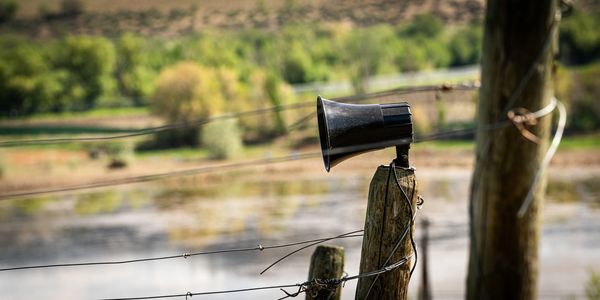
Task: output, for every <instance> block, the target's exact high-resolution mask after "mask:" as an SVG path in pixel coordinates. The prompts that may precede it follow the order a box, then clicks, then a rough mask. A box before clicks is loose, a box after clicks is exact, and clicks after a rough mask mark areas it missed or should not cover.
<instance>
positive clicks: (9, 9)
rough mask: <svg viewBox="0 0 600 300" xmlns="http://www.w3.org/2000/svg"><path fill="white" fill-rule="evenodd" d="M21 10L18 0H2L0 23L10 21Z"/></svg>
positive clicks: (0, 4) (0, 3)
mask: <svg viewBox="0 0 600 300" xmlns="http://www.w3.org/2000/svg"><path fill="white" fill-rule="evenodd" d="M18 10H19V6H18V5H17V2H16V1H14V0H2V1H0V24H2V23H5V22H8V21H10V20H11V19H12V18H14V16H15V14H16V13H17V11H18Z"/></svg>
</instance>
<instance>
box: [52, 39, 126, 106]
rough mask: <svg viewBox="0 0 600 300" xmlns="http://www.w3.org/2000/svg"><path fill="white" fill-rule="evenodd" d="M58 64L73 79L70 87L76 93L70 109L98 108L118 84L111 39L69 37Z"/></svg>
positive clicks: (111, 94)
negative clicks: (98, 104)
mask: <svg viewBox="0 0 600 300" xmlns="http://www.w3.org/2000/svg"><path fill="white" fill-rule="evenodd" d="M61 50H62V56H61V58H60V60H59V65H60V66H61V67H62V68H64V69H66V70H67V71H68V72H69V74H70V75H71V76H70V82H69V87H70V88H71V89H74V90H81V92H80V91H77V93H75V94H74V96H78V95H79V94H81V98H76V99H72V100H71V103H70V106H71V108H72V109H74V110H82V109H89V108H93V107H96V104H97V102H98V100H99V98H100V97H101V96H106V97H110V96H113V95H114V91H115V87H116V82H115V79H114V76H113V74H114V70H115V60H116V57H115V47H114V45H113V44H112V43H111V42H110V40H108V39H106V38H102V37H91V36H70V37H67V38H66V39H65V41H64V48H63V49H61Z"/></svg>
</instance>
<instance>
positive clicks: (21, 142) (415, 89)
mask: <svg viewBox="0 0 600 300" xmlns="http://www.w3.org/2000/svg"><path fill="white" fill-rule="evenodd" d="M478 88H479V84H478V83H463V84H455V85H449V84H441V85H426V86H410V87H401V88H395V89H390V90H385V91H380V92H373V93H365V94H358V95H351V96H344V97H336V98H331V100H334V101H338V102H364V101H368V100H371V99H373V98H379V97H385V96H391V95H405V94H413V93H422V92H435V91H439V92H451V91H459V90H475V89H478ZM313 106H314V101H304V102H298V103H292V104H284V105H276V106H271V107H266V108H261V109H255V110H248V111H243V112H238V113H229V114H223V115H218V116H214V117H209V118H206V119H197V120H192V121H188V122H179V123H171V124H166V125H162V126H156V127H147V128H142V129H137V130H132V131H131V132H130V133H124V134H117V135H108V136H91V137H67V138H49V139H17V140H8V141H0V148H2V147H19V146H33V145H48V144H62V143H73V142H81V143H85V142H98V141H107V140H117V139H126V138H131V137H137V136H143V135H151V134H156V133H159V132H163V131H168V130H177V129H182V128H189V127H198V126H203V125H206V124H208V123H210V122H214V121H217V120H226V119H239V118H244V117H249V116H256V115H263V114H267V113H272V112H278V111H284V110H292V109H301V108H308V107H313Z"/></svg>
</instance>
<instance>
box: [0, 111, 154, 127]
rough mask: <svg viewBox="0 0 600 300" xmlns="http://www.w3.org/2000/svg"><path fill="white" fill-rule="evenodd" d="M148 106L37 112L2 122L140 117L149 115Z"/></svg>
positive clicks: (0, 121) (0, 122)
mask: <svg viewBox="0 0 600 300" xmlns="http://www.w3.org/2000/svg"><path fill="white" fill-rule="evenodd" d="M149 115H150V112H149V108H148V107H118V108H97V109H92V110H89V111H83V112H63V113H44V114H36V115H33V116H29V117H24V118H6V117H4V118H1V119H0V124H2V122H6V121H74V120H85V119H89V118H102V117H140V116H149Z"/></svg>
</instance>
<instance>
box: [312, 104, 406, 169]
mask: <svg viewBox="0 0 600 300" xmlns="http://www.w3.org/2000/svg"><path fill="white" fill-rule="evenodd" d="M317 120H318V123H319V140H320V142H321V152H322V154H323V163H324V164H325V169H326V170H327V172H329V170H330V169H331V168H332V167H333V166H335V165H337V164H339V163H340V162H342V161H344V160H346V159H348V158H350V157H353V156H355V155H358V154H362V153H365V152H369V151H373V150H378V149H383V148H386V147H391V146H406V147H407V148H408V147H409V145H410V143H412V141H413V128H412V116H411V112H410V106H409V105H408V103H406V102H401V103H396V104H347V103H339V102H335V101H330V100H327V99H323V98H321V96H318V97H317ZM407 151H408V150H407ZM407 153H408V152H407Z"/></svg>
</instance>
